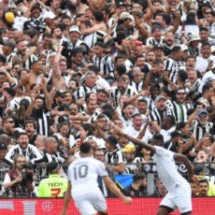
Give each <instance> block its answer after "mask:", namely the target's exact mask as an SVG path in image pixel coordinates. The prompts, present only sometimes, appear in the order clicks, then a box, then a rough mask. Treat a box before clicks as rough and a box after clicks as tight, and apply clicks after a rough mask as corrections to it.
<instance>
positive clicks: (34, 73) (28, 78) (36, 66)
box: [16, 58, 45, 95]
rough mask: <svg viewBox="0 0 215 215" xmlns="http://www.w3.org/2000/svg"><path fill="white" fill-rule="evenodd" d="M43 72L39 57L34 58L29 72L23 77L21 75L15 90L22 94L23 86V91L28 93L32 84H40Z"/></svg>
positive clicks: (42, 80)
mask: <svg viewBox="0 0 215 215" xmlns="http://www.w3.org/2000/svg"><path fill="white" fill-rule="evenodd" d="M42 72H43V63H42V61H41V60H40V59H39V58H35V59H34V61H33V62H32V67H31V72H30V73H28V74H26V75H25V76H24V77H21V79H20V81H19V83H18V85H17V87H16V90H17V91H18V92H19V93H21V94H23V87H24V89H25V93H26V94H28V95H30V91H31V90H30V89H31V86H32V85H33V84H37V85H39V84H42V83H43V82H44V81H45V78H44V76H43V75H42Z"/></svg>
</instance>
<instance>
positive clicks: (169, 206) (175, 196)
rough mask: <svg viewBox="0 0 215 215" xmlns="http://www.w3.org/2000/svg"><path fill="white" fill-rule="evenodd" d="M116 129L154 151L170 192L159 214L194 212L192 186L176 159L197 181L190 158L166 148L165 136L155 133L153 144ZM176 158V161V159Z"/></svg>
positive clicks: (188, 214)
mask: <svg viewBox="0 0 215 215" xmlns="http://www.w3.org/2000/svg"><path fill="white" fill-rule="evenodd" d="M114 131H115V132H116V133H118V134H119V135H121V136H124V137H125V138H127V139H129V140H130V141H132V142H133V143H134V144H137V145H140V146H142V147H143V148H145V149H147V150H150V151H151V152H152V153H154V158H155V162H156V165H157V171H158V175H159V178H160V179H161V181H162V182H163V183H164V185H165V187H166V189H167V190H168V193H167V194H166V196H165V197H164V198H163V200H162V201H161V203H160V206H159V209H158V212H157V215H166V214H169V213H170V212H172V211H174V210H175V209H176V208H178V209H179V211H180V213H181V215H191V214H192V202H191V188H190V184H189V183H188V182H187V181H186V179H185V178H183V176H181V175H180V173H179V172H178V171H177V167H176V165H175V161H177V162H183V163H184V164H185V166H186V168H187V170H188V172H189V176H190V177H191V180H192V181H194V182H197V181H198V179H197V176H195V175H194V173H193V168H192V165H191V164H190V162H189V161H188V159H187V158H186V157H185V156H184V155H182V154H175V153H173V152H171V151H168V150H166V149H164V148H163V147H162V146H163V144H164V141H163V136H162V135H161V134H155V135H154V136H153V138H152V145H148V144H145V143H143V142H142V141H141V140H139V139H136V138H133V137H131V136H129V135H127V134H124V133H123V132H122V131H121V130H120V129H119V128H117V127H115V128H114ZM174 160H175V161H174Z"/></svg>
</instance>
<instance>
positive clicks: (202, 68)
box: [195, 42, 215, 75]
mask: <svg viewBox="0 0 215 215" xmlns="http://www.w3.org/2000/svg"><path fill="white" fill-rule="evenodd" d="M214 62H215V56H213V55H212V54H211V45H210V44H209V43H208V42H204V43H202V46H201V56H198V57H197V58H196V66H195V69H196V70H197V71H199V72H200V73H201V74H202V75H204V74H205V73H206V72H207V71H208V70H210V69H211V68H212V66H213V64H214Z"/></svg>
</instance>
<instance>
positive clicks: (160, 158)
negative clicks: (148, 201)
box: [154, 146, 188, 191]
mask: <svg viewBox="0 0 215 215" xmlns="http://www.w3.org/2000/svg"><path fill="white" fill-rule="evenodd" d="M155 148H156V153H155V155H154V158H155V159H154V160H155V162H156V165H157V172H158V175H159V178H160V179H161V181H162V182H163V183H164V186H165V187H166V189H167V190H168V191H171V190H172V189H173V188H174V187H175V186H176V185H181V184H182V183H188V182H187V181H186V179H185V178H183V176H182V175H181V174H180V173H179V172H178V170H177V167H176V164H175V161H174V153H173V152H171V151H168V150H166V149H164V148H163V147H159V146H155Z"/></svg>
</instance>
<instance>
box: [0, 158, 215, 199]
mask: <svg viewBox="0 0 215 215" xmlns="http://www.w3.org/2000/svg"><path fill="white" fill-rule="evenodd" d="M198 165H199V164H198ZM201 165H204V172H205V173H206V175H207V179H208V180H209V181H210V182H212V183H214V184H215V175H214V174H213V173H214V170H213V171H211V168H210V166H211V163H205V164H201ZM177 167H178V171H179V172H180V173H181V174H182V175H183V176H184V177H185V178H187V179H189V175H188V172H187V169H186V167H185V165H184V164H182V163H178V164H177ZM67 168H68V166H63V169H64V171H65V173H66V171H67ZM126 169H127V170H128V172H129V173H130V174H131V175H132V174H135V173H138V172H143V173H145V174H146V177H147V192H148V195H151V194H152V193H154V191H155V189H156V187H155V180H156V177H157V168H156V165H155V163H153V162H148V163H145V164H140V163H137V164H134V163H132V164H127V165H126ZM7 171H8V168H1V169H0V197H1V196H2V195H3V193H1V184H2V182H3V180H4V175H5V173H6V172H7ZM34 175H35V185H36V187H37V186H38V185H39V182H40V181H41V180H42V179H43V178H46V177H47V173H46V166H44V165H40V166H37V168H36V169H34ZM109 176H110V177H111V178H112V179H116V178H117V182H119V184H120V185H122V187H123V188H125V187H126V186H124V185H125V184H126V185H130V184H131V177H130V178H129V177H128V176H129V175H128V174H118V175H116V174H115V173H113V172H110V171H109ZM63 177H65V174H64V175H63ZM125 179H126V180H127V179H128V180H130V181H128V183H123V182H125ZM132 180H133V179H132ZM121 182H122V183H121ZM106 196H108V197H113V196H112V195H106Z"/></svg>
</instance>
